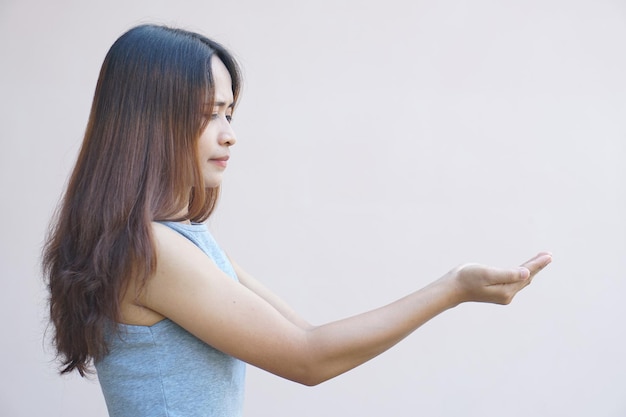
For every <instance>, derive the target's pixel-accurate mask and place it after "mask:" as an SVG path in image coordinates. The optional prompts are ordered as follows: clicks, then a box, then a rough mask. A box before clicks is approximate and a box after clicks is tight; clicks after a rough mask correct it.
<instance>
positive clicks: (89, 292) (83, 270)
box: [43, 25, 240, 376]
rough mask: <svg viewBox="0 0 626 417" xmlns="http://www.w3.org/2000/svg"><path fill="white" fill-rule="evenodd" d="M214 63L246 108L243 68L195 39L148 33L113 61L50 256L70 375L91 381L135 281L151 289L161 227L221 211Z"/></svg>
mask: <svg viewBox="0 0 626 417" xmlns="http://www.w3.org/2000/svg"><path fill="white" fill-rule="evenodd" d="M212 56H217V57H218V58H219V59H220V60H221V61H222V62H223V63H224V64H225V66H226V68H228V70H229V72H230V75H231V78H232V81H233V85H232V88H233V94H234V97H235V100H237V97H238V94H239V89H240V75H239V74H240V73H239V70H238V66H237V64H236V62H235V60H234V59H233V57H232V56H231V55H230V54H229V53H228V52H227V51H226V50H225V49H224V48H223V47H222V46H221V45H220V44H218V43H216V42H214V41H211V40H210V39H207V38H205V37H203V36H201V35H198V34H196V33H192V32H188V31H184V30H180V29H173V28H168V27H163V26H155V25H142V26H138V27H135V28H133V29H131V30H129V31H128V32H126V33H125V34H124V35H122V36H121V37H120V38H119V39H118V40H117V41H116V42H115V43H114V44H113V46H112V47H111V49H110V50H109V52H108V53H107V55H106V58H105V60H104V63H103V64H102V69H101V71H100V76H99V79H98V84H97V86H96V91H95V95H94V99H93V104H92V108H91V113H90V116H89V121H88V124H87V129H86V132H85V137H84V140H83V143H82V147H81V150H80V153H79V155H78V160H77V162H76V165H75V167H74V170H73V172H72V175H71V177H70V180H69V183H68V186H67V190H66V193H65V195H64V198H63V200H62V202H61V204H60V206H59V208H58V209H57V213H56V215H55V218H54V219H53V221H52V223H51V226H50V231H49V233H48V236H47V240H46V244H45V247H44V254H43V271H44V276H45V279H46V282H47V284H48V289H49V293H50V294H49V296H50V298H49V305H50V320H51V322H52V324H53V327H54V329H53V330H54V334H53V339H52V340H53V343H54V345H55V348H56V350H57V353H58V357H59V361H60V362H61V369H60V371H61V373H69V372H71V371H73V370H78V372H79V373H80V374H81V375H83V376H84V375H85V373H87V372H89V370H90V365H91V361H92V360H98V359H99V358H101V357H102V356H103V355H104V354H106V353H107V344H106V340H105V331H104V330H105V326H107V325H108V324H109V323H111V322H116V321H119V319H120V298H121V296H122V295H123V291H125V290H126V286H127V284H128V282H129V279H130V278H131V277H138V278H139V282H140V283H141V285H143V284H145V282H146V280H147V279H148V278H149V277H150V276H151V275H152V273H153V272H154V268H155V266H156V257H155V253H154V247H153V241H152V236H151V222H152V221H155V220H178V221H180V220H187V219H188V220H191V221H198V222H199V221H204V220H206V219H207V218H208V217H209V215H210V214H211V212H212V211H213V209H214V207H215V204H216V201H217V196H218V192H219V189H217V188H206V187H205V185H204V181H203V176H202V173H201V171H200V167H199V166H198V163H197V156H196V154H197V141H198V138H199V136H200V134H201V132H202V129H204V127H206V123H208V121H207V120H208V118H207V117H205V109H206V107H205V106H207V105H208V107H209V108H212V107H213V106H212V104H213V102H212V101H213V94H214V86H213V81H212V75H211V66H210V60H211V57H212ZM190 189H191V192H190ZM186 208H187V209H188V211H187V213H188V214H187V215H186V216H185V217H184V218H180V214H178V213H181V211H184V210H185V209H186Z"/></svg>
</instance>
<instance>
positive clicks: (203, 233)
mask: <svg viewBox="0 0 626 417" xmlns="http://www.w3.org/2000/svg"><path fill="white" fill-rule="evenodd" d="M162 224H164V225H166V226H168V227H170V228H172V229H173V230H175V231H177V232H178V233H180V234H182V235H183V236H185V237H186V238H188V239H189V240H191V241H192V242H193V243H194V244H196V245H197V246H198V247H199V248H200V249H202V251H203V252H204V253H206V254H207V255H208V256H209V257H210V258H211V259H213V261H215V263H216V264H217V266H218V267H219V268H220V269H221V270H223V271H224V272H225V273H227V274H228V275H230V276H231V277H232V278H233V279H235V280H236V279H237V276H236V274H235V271H234V269H233V267H232V265H231V264H230V262H229V261H228V258H227V257H226V255H225V254H224V252H222V250H221V249H220V248H219V246H218V245H217V243H216V242H215V240H214V239H213V236H211V234H210V233H209V231H208V229H207V227H206V225H204V224H191V225H188V224H181V223H174V222H162ZM117 326H118V328H119V330H120V332H119V334H118V335H114V334H113V332H110V331H109V332H108V335H107V342H108V343H109V353H108V354H107V355H106V356H105V357H103V358H102V359H101V360H99V361H97V362H96V363H95V367H96V371H97V374H98V380H99V382H100V386H101V388H102V393H103V394H104V398H105V401H106V405H107V409H108V411H109V416H110V417H217V416H219V417H236V416H241V413H242V406H243V390H244V379H245V364H244V362H242V361H240V360H238V359H236V358H233V357H232V356H229V355H227V354H225V353H222V352H220V351H218V350H216V349H214V348H212V347H211V346H209V345H207V344H206V343H204V342H203V341H201V340H200V339H198V338H196V337H195V336H193V335H192V334H190V333H189V332H187V331H186V330H185V329H183V328H182V327H180V326H178V325H177V324H176V323H174V322H172V321H171V320H169V319H164V320H161V321H160V322H158V323H156V324H154V325H152V326H137V325H126V324H117Z"/></svg>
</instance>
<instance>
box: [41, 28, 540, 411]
mask: <svg viewBox="0 0 626 417" xmlns="http://www.w3.org/2000/svg"><path fill="white" fill-rule="evenodd" d="M239 90H240V75H239V70H238V67H237V64H236V62H235V60H234V59H233V58H232V56H231V55H230V54H229V53H228V52H227V51H226V50H225V49H224V48H223V47H222V46H221V45H219V44H217V43H215V42H213V41H211V40H209V39H207V38H205V37H203V36H201V35H198V34H196V33H191V32H187V31H183V30H179V29H172V28H167V27H161V26H153V25H144V26H139V27H136V28H134V29H131V30H130V31H128V32H127V33H125V34H124V35H122V36H121V37H120V38H119V39H118V40H117V41H116V42H115V44H114V45H113V46H112V47H111V49H110V51H109V52H108V54H107V56H106V58H105V61H104V63H103V65H102V69H101V72H100V77H99V79H98V84H97V87H96V92H95V96H94V100H93V105H92V109H91V114H90V116H89V122H88V125H87V130H86V133H85V137H84V141H83V144H82V148H81V150H80V154H79V156H78V160H77V162H76V166H75V168H74V171H73V173H72V176H71V178H70V181H69V184H68V187H67V190H66V193H65V196H64V199H63V201H62V204H61V206H60V207H59V210H58V212H57V215H56V217H55V220H54V221H53V223H52V226H51V229H50V232H49V236H48V239H47V242H46V246H45V249H44V260H43V267H44V273H45V276H46V280H47V283H48V287H49V291H50V316H51V321H52V323H53V325H54V338H53V341H54V344H55V347H56V349H57V352H58V355H59V359H60V361H61V364H62V366H61V373H69V372H71V371H74V370H76V371H78V372H79V373H80V374H81V375H85V374H86V373H88V372H90V371H91V370H92V368H91V366H92V364H93V365H95V368H96V371H97V375H98V378H99V381H100V384H101V387H102V390H103V393H104V397H105V399H106V403H107V407H108V411H109V414H110V415H111V416H113V417H122V416H123V417H142V416H151V417H152V416H155V417H156V416H185V417H194V416H205V417H206V416H239V415H241V409H242V398H243V397H242V390H243V386H244V383H243V381H244V372H245V370H244V363H250V364H252V365H254V366H257V367H259V368H262V369H265V370H267V371H269V372H272V373H274V374H276V375H279V376H281V377H284V378H288V379H290V380H293V381H296V382H299V383H302V384H306V385H315V384H319V383H321V382H323V381H326V380H328V379H330V378H333V377H335V376H337V375H339V374H341V373H343V372H346V371H348V370H350V369H352V368H354V367H356V366H358V365H360V364H362V363H364V362H366V361H368V360H369V359H371V358H373V357H375V356H376V355H378V354H380V353H382V352H383V351H385V350H387V349H389V348H390V347H392V346H393V345H395V344H396V343H398V342H399V341H400V340H402V339H403V338H404V337H406V336H407V335H409V334H410V333H411V332H413V331H414V330H415V329H417V328H418V327H420V326H421V325H422V324H424V323H425V322H426V321H428V320H430V319H431V318H433V317H435V316H436V315H438V314H439V313H441V312H443V311H445V310H447V309H449V308H452V307H455V306H457V305H458V304H460V303H463V302H468V301H477V302H489V303H499V304H507V303H509V302H510V301H511V300H512V298H513V297H514V296H515V294H516V293H517V292H518V291H520V290H521V289H522V288H524V287H525V286H527V285H528V284H529V283H530V282H531V280H532V278H533V276H534V275H535V274H536V273H537V272H539V271H540V270H541V269H542V268H544V267H545V266H546V265H547V264H548V263H550V261H551V255H550V254H548V253H540V254H538V255H537V256H535V257H533V258H532V259H530V260H529V261H527V262H525V263H524V264H522V266H521V267H514V268H510V269H497V268H492V267H485V266H480V265H475V264H471V265H464V266H461V267H457V268H455V269H453V270H451V271H450V272H448V273H447V274H445V275H444V276H443V277H442V278H440V279H438V280H436V281H434V282H433V283H432V284H430V285H428V286H426V287H425V288H422V289H420V290H418V291H416V292H414V293H412V294H410V295H407V296H406V297H404V298H402V299H400V300H398V301H395V302H393V303H391V304H389V305H386V306H384V307H381V308H379V309H376V310H373V311H370V312H366V313H363V314H360V315H357V316H354V317H350V318H347V319H343V320H339V321H336V322H333V323H329V324H325V325H321V326H313V325H310V324H309V323H307V322H306V321H305V320H303V319H302V318H301V317H300V316H298V315H297V314H296V313H295V312H294V311H293V310H291V309H290V308H289V307H288V306H287V305H285V303H283V302H282V301H281V300H280V299H279V298H278V297H276V296H275V295H274V294H273V293H271V292H270V291H269V290H267V289H266V288H265V287H263V285H261V284H260V283H259V282H258V281H256V280H255V279H254V278H253V277H252V276H251V275H249V274H248V273H246V272H245V271H244V270H243V269H241V268H240V267H239V266H238V265H237V264H236V263H234V262H233V261H232V260H231V259H229V258H228V257H226V255H225V254H224V253H223V252H222V250H221V249H220V248H219V246H218V245H217V243H216V242H215V241H214V240H213V238H212V236H211V234H210V233H209V231H208V230H207V227H206V226H205V225H204V224H203V222H204V221H205V220H206V219H207V218H208V217H209V216H210V214H211V212H212V211H213V209H214V207H215V204H216V201H217V197H218V191H219V187H220V183H221V181H222V175H223V173H224V170H225V169H226V166H227V161H228V158H229V149H230V147H231V146H232V145H234V144H235V133H234V132H233V130H232V128H231V125H230V120H231V117H232V114H233V109H234V107H235V104H236V102H237V99H238V95H239Z"/></svg>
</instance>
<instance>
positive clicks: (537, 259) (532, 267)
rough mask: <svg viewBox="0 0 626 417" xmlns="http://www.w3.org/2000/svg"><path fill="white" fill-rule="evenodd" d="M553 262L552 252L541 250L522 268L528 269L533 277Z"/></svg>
mask: <svg viewBox="0 0 626 417" xmlns="http://www.w3.org/2000/svg"><path fill="white" fill-rule="evenodd" d="M550 262H552V254H551V253H550V252H540V253H538V254H537V255H536V256H534V257H533V258H531V259H529V260H528V261H526V262H524V263H523V264H522V268H526V269H528V272H529V274H530V275H529V276H530V278H532V277H533V276H535V275H536V274H537V273H538V272H539V271H541V270H542V269H543V268H545V267H546V266H548V265H549V264H550Z"/></svg>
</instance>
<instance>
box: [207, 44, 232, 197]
mask: <svg viewBox="0 0 626 417" xmlns="http://www.w3.org/2000/svg"><path fill="white" fill-rule="evenodd" d="M211 74H212V76H213V81H214V88H215V97H214V105H213V108H212V109H207V116H206V117H208V118H209V123H208V124H207V126H206V128H205V129H204V131H203V132H202V134H201V135H200V139H199V142H198V158H199V161H198V162H199V164H200V169H201V170H202V173H203V175H204V183H205V185H206V186H207V187H217V186H219V185H220V184H221V183H222V175H223V174H224V170H225V169H226V166H227V164H228V158H229V156H230V147H231V146H232V145H234V144H235V141H236V139H235V132H233V129H232V127H231V125H230V119H231V117H232V114H233V105H234V103H233V89H232V80H231V78H230V73H229V72H228V69H226V66H225V65H224V63H223V62H222V61H221V60H220V59H219V58H218V57H217V56H213V57H212V58H211Z"/></svg>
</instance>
